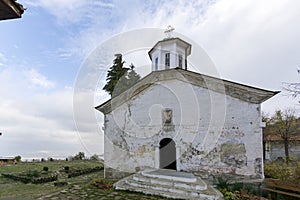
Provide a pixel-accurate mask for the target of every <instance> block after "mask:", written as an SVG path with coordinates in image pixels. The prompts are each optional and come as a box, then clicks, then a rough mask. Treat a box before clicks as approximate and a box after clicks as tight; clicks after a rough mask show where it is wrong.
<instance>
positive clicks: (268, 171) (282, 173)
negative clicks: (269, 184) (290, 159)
mask: <svg viewBox="0 0 300 200" xmlns="http://www.w3.org/2000/svg"><path fill="white" fill-rule="evenodd" d="M264 168H265V176H266V177H267V178H275V179H280V180H284V181H285V180H286V181H291V182H295V183H297V182H298V183H299V181H300V166H299V163H298V165H297V164H296V165H286V164H278V163H275V162H274V163H270V164H265V166H264Z"/></svg>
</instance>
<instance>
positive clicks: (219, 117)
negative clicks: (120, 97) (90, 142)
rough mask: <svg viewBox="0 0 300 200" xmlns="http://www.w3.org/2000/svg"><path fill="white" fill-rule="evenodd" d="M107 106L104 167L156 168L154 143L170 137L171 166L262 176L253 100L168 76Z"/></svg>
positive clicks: (126, 169) (257, 112)
mask: <svg viewBox="0 0 300 200" xmlns="http://www.w3.org/2000/svg"><path fill="white" fill-rule="evenodd" d="M209 87H213V86H208V88H209ZM232 92H234V91H232ZM112 105H113V102H112ZM112 110H113V111H112V112H110V113H109V114H107V115H106V116H105V124H104V128H105V148H104V154H105V155H104V156H105V157H104V159H105V166H106V168H108V169H109V168H113V169H115V170H117V171H123V172H126V173H133V172H136V171H139V170H141V169H144V168H147V167H151V168H158V167H159V142H160V141H161V140H162V139H163V138H172V139H173V140H174V142H175V143H176V156H177V170H183V171H206V172H208V173H212V174H220V173H229V174H236V175H244V176H250V177H253V178H261V177H263V171H262V142H261V138H262V132H261V127H260V122H261V117H260V105H259V104H252V103H248V102H245V101H241V100H239V99H237V98H233V97H231V96H228V95H227V96H226V95H224V94H221V93H216V92H212V91H209V90H208V89H204V88H201V87H196V86H193V85H191V84H188V83H186V82H184V81H178V80H169V81H163V82H157V83H156V84H153V85H152V86H150V87H149V88H147V89H146V90H143V91H141V92H140V93H139V94H137V95H136V96H135V97H134V98H132V99H131V100H130V101H129V102H126V103H124V104H123V105H121V106H119V107H117V108H113V109H112ZM166 111H168V113H166ZM166 116H167V118H168V117H171V119H168V120H169V121H167V120H166ZM166 122H167V123H166ZM110 171H111V170H110ZM107 176H110V175H109V173H107Z"/></svg>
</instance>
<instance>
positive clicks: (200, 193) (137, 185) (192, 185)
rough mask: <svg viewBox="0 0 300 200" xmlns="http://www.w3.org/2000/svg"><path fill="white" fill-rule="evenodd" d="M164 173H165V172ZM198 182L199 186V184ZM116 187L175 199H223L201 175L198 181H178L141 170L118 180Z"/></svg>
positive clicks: (197, 178)
mask: <svg viewBox="0 0 300 200" xmlns="http://www.w3.org/2000/svg"><path fill="white" fill-rule="evenodd" d="M146 171H147V170H146ZM172 173H175V175H177V174H176V172H170V174H172ZM158 174H159V173H158ZM162 174H163V175H165V173H162ZM170 174H169V175H170ZM173 175H174V174H173ZM181 175H182V174H181ZM181 175H178V176H177V177H180V176H181ZM185 175H187V174H185ZM189 176H190V175H189ZM190 177H193V176H190ZM198 183H199V186H197V184H198ZM114 187H115V188H116V189H118V190H129V191H136V192H142V193H145V194H152V195H159V196H164V197H168V198H174V199H198V200H199V199H203V200H204V199H205V200H218V199H223V195H222V194H221V193H220V192H219V191H218V190H216V189H215V188H213V187H212V186H210V185H207V184H206V183H205V182H204V181H203V180H201V179H200V178H199V177H196V182H186V181H182V180H181V181H178V179H175V180H174V179H172V180H171V179H169V178H165V177H157V176H155V177H149V176H145V173H142V172H140V173H137V174H133V175H131V176H129V177H126V178H124V179H122V180H120V181H118V182H117V183H115V184H114Z"/></svg>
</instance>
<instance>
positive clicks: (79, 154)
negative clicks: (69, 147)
mask: <svg viewBox="0 0 300 200" xmlns="http://www.w3.org/2000/svg"><path fill="white" fill-rule="evenodd" d="M84 158H85V155H84V152H78V154H76V155H75V156H74V160H83V159H84Z"/></svg>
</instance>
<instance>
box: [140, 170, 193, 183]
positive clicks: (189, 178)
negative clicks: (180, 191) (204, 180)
mask: <svg viewBox="0 0 300 200" xmlns="http://www.w3.org/2000/svg"><path fill="white" fill-rule="evenodd" d="M141 174H142V175H143V176H146V177H151V178H161V179H167V180H173V181H181V182H186V183H195V182H197V177H196V176H195V175H194V174H192V173H187V172H178V171H175V170H168V169H146V170H144V171H143V172H141Z"/></svg>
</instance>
